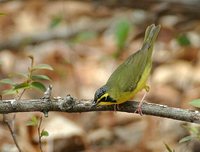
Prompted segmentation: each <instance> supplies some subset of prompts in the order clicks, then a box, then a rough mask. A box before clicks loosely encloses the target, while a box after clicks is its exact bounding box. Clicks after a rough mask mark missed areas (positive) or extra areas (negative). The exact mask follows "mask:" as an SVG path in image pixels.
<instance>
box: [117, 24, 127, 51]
mask: <svg viewBox="0 0 200 152" xmlns="http://www.w3.org/2000/svg"><path fill="white" fill-rule="evenodd" d="M129 31H130V23H129V21H128V20H121V21H119V22H118V23H117V25H116V29H115V37H116V42H117V47H118V48H119V49H122V48H124V46H125V44H126V40H127V38H128V34H129Z"/></svg>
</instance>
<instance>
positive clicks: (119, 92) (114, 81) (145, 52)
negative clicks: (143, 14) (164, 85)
mask: <svg viewBox="0 0 200 152" xmlns="http://www.w3.org/2000/svg"><path fill="white" fill-rule="evenodd" d="M159 31H160V25H158V26H155V25H154V24H152V25H150V26H148V27H147V29H146V31H145V37H144V42H143V45H142V48H141V49H140V50H138V51H137V52H136V53H134V54H132V55H131V56H129V57H128V58H127V59H126V60H125V61H124V62H123V63H122V64H121V65H119V67H118V68H117V69H116V70H115V71H114V72H113V73H112V74H111V76H110V78H109V79H108V81H107V83H106V84H105V85H103V86H102V87H101V88H99V89H98V90H97V91H96V92H95V95H94V101H93V103H92V106H97V105H111V104H121V103H123V102H126V101H127V100H130V99H131V98H133V97H134V96H135V94H136V93H137V92H139V91H141V90H142V89H146V91H148V89H149V88H148V86H147V84H146V82H147V79H148V76H149V74H150V71H151V67H152V52H153V46H154V42H155V40H156V38H157V36H158V33H159ZM143 99H144V98H143ZM143 99H142V100H141V101H140V104H139V105H138V109H137V111H138V112H139V113H140V114H142V113H141V112H142V111H141V105H142V101H143Z"/></svg>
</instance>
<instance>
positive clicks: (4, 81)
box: [0, 79, 15, 85]
mask: <svg viewBox="0 0 200 152" xmlns="http://www.w3.org/2000/svg"><path fill="white" fill-rule="evenodd" d="M0 83H1V84H10V85H14V84H15V83H14V82H13V81H12V80H11V79H1V80H0Z"/></svg>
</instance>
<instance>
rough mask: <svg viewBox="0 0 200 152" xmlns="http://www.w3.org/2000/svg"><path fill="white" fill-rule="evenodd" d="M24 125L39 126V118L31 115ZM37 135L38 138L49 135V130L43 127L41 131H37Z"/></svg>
mask: <svg viewBox="0 0 200 152" xmlns="http://www.w3.org/2000/svg"><path fill="white" fill-rule="evenodd" d="M26 125H27V126H32V127H40V126H39V125H40V120H39V119H38V118H37V117H36V116H33V117H32V118H31V120H29V121H27V123H26ZM39 136H40V138H42V137H47V136H49V132H48V131H46V130H44V129H42V131H41V132H40V133H39Z"/></svg>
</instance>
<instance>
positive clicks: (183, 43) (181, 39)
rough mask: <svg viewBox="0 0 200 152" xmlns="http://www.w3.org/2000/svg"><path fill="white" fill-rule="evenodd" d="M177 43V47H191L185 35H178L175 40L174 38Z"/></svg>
mask: <svg viewBox="0 0 200 152" xmlns="http://www.w3.org/2000/svg"><path fill="white" fill-rule="evenodd" d="M176 40H177V42H178V44H179V45H181V46H189V45H191V42H190V40H189V38H188V37H187V35H186V34H182V35H179V36H178V37H177V38H176Z"/></svg>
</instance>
